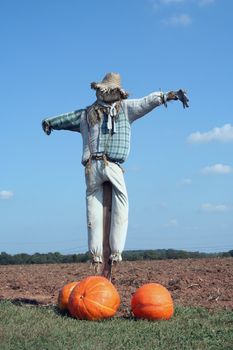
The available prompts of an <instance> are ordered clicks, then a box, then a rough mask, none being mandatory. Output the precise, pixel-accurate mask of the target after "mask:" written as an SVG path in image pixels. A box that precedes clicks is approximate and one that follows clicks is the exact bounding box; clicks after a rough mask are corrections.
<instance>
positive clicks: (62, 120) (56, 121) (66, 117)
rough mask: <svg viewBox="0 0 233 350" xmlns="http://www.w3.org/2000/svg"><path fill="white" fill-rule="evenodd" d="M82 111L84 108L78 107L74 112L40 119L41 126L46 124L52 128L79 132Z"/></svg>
mask: <svg viewBox="0 0 233 350" xmlns="http://www.w3.org/2000/svg"><path fill="white" fill-rule="evenodd" d="M84 112H85V110H84V109H79V110H76V111H74V112H69V113H65V114H61V115H58V116H55V117H51V118H47V119H44V120H43V121H42V126H43V125H44V124H48V125H49V126H50V128H51V129H52V130H70V131H77V132H80V124H81V116H82V113H84Z"/></svg>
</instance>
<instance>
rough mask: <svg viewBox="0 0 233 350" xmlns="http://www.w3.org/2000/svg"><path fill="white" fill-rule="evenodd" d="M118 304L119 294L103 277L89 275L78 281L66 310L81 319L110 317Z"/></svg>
mask: <svg viewBox="0 0 233 350" xmlns="http://www.w3.org/2000/svg"><path fill="white" fill-rule="evenodd" d="M119 305H120V296H119V294H118V292H117V290H116V288H115V287H114V285H113V284H112V283H111V282H110V281H109V280H108V279H107V278H105V277H102V276H90V277H87V278H85V279H84V280H82V281H80V282H79V284H78V285H77V286H76V287H74V289H73V291H72V292H71V294H70V298H69V302H68V310H69V312H70V314H71V316H73V317H76V318H79V319H81V320H100V319H103V318H108V317H112V316H113V315H114V314H115V313H116V311H117V309H118V307H119Z"/></svg>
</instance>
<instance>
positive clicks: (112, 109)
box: [87, 99, 120, 133]
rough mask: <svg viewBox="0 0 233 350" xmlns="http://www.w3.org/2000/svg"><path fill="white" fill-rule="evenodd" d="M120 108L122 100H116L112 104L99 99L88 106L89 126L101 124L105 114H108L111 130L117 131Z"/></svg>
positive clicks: (108, 123)
mask: <svg viewBox="0 0 233 350" xmlns="http://www.w3.org/2000/svg"><path fill="white" fill-rule="evenodd" d="M119 109H120V102H114V103H112V104H109V103H106V102H104V101H102V100H99V99H97V101H96V102H95V103H93V104H92V105H91V106H90V107H88V108H87V122H88V125H89V126H94V125H96V124H97V123H99V124H100V122H101V121H102V118H103V114H106V115H107V116H108V121H107V127H108V130H109V132H112V133H115V132H116V131H115V127H114V124H115V121H116V119H117V117H118V114H119Z"/></svg>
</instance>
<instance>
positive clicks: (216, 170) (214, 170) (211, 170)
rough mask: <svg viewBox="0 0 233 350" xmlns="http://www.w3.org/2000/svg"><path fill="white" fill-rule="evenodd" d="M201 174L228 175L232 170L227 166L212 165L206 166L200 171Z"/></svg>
mask: <svg viewBox="0 0 233 350" xmlns="http://www.w3.org/2000/svg"><path fill="white" fill-rule="evenodd" d="M201 172H202V173H203V174H230V173H232V172H233V168H232V167H231V166H229V165H224V164H214V165H211V166H206V167H205V168H203V169H202V171H201Z"/></svg>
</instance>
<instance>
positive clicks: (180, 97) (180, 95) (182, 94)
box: [175, 89, 189, 108]
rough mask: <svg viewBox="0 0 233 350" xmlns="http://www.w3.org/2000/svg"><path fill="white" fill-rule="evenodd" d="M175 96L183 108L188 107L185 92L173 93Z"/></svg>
mask: <svg viewBox="0 0 233 350" xmlns="http://www.w3.org/2000/svg"><path fill="white" fill-rule="evenodd" d="M175 95H176V97H177V99H178V100H180V102H182V103H183V107H184V108H187V107H189V105H188V102H189V99H188V97H187V95H186V91H185V90H182V89H180V90H178V91H175Z"/></svg>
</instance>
